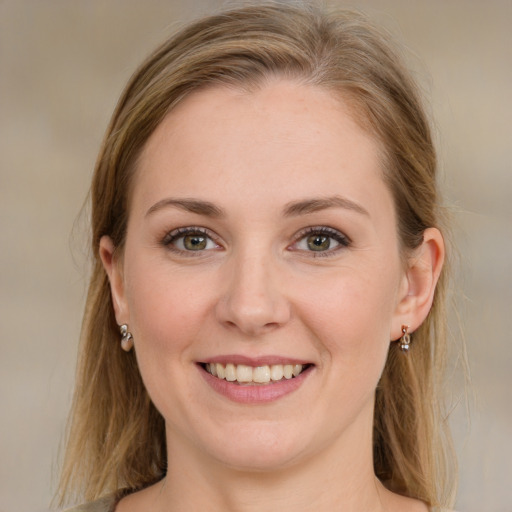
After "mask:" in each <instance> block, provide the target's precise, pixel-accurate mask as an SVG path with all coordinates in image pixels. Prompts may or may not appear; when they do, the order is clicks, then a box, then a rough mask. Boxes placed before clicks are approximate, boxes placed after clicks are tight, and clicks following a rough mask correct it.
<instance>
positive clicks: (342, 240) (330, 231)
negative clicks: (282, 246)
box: [290, 226, 352, 258]
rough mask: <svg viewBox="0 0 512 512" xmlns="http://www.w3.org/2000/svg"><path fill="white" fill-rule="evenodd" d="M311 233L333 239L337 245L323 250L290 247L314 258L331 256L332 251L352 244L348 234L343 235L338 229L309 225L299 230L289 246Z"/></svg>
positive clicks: (335, 251) (334, 251)
mask: <svg viewBox="0 0 512 512" xmlns="http://www.w3.org/2000/svg"><path fill="white" fill-rule="evenodd" d="M311 235H320V236H325V237H327V238H330V239H332V240H334V241H335V242H337V243H338V244H339V246H337V247H335V248H333V249H330V248H329V249H327V250H325V251H312V250H310V251H308V250H304V249H292V250H296V251H303V252H307V253H309V254H310V255H311V256H313V257H314V258H321V257H329V256H332V255H333V254H334V253H337V252H338V251H339V250H341V249H344V248H346V247H349V246H350V245H351V244H352V241H351V240H350V238H349V237H348V236H346V235H344V234H343V233H341V232H340V231H338V230H337V229H334V228H330V227H327V226H312V227H309V228H306V229H303V230H302V231H300V232H299V233H298V234H297V236H296V238H295V242H294V243H293V244H292V245H291V246H290V247H293V246H294V245H297V244H298V243H299V242H301V241H302V240H304V239H305V238H306V237H308V236H311Z"/></svg>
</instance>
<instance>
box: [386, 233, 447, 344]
mask: <svg viewBox="0 0 512 512" xmlns="http://www.w3.org/2000/svg"><path fill="white" fill-rule="evenodd" d="M444 257H445V246H444V240H443V236H442V235H441V232H440V231H439V230H438V229H436V228H428V229H426V230H425V232H424V233H423V242H422V244H421V245H420V246H419V247H418V248H417V249H416V250H415V251H414V254H413V255H412V256H411V257H410V258H409V262H408V267H407V269H406V272H405V275H404V287H403V291H402V294H401V297H400V300H399V303H398V305H397V309H396V311H395V315H394V319H393V325H392V333H391V339H392V340H396V339H398V338H400V336H401V335H402V325H407V326H409V332H413V331H415V330H416V329H417V328H418V327H419V326H420V325H421V324H422V323H423V321H424V320H425V318H426V317H427V315H428V313H429V311H430V308H431V307H432V301H433V300H434V292H435V289H436V285H437V282H438V280H439V276H440V275H441V270H442V268H443V263H444Z"/></svg>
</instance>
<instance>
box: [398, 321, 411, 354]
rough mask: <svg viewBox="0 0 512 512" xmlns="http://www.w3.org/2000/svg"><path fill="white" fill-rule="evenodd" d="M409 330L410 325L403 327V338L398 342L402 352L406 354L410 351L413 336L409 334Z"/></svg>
mask: <svg viewBox="0 0 512 512" xmlns="http://www.w3.org/2000/svg"><path fill="white" fill-rule="evenodd" d="M408 330H409V326H408V325H402V336H401V337H400V339H399V340H398V345H399V346H400V350H401V351H402V352H406V353H407V352H408V351H409V346H410V345H411V335H410V334H409V333H408V332H407V331H408Z"/></svg>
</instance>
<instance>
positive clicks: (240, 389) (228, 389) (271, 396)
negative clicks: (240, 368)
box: [198, 365, 313, 404]
mask: <svg viewBox="0 0 512 512" xmlns="http://www.w3.org/2000/svg"><path fill="white" fill-rule="evenodd" d="M198 368H199V370H200V372H201V375H202V376H203V378H204V379H205V381H206V382H207V383H208V384H209V385H210V387H212V388H213V390H214V391H216V392H217V393H219V394H221V395H223V396H225V397H226V398H229V399H230V400H232V401H233V402H239V403H243V404H261V403H267V402H273V401H275V400H279V399H280V398H282V397H284V396H286V395H289V394H290V393H293V392H294V391H296V390H297V389H298V388H299V387H300V386H301V385H302V384H303V382H304V381H305V380H306V379H307V378H308V376H309V374H310V373H311V371H312V370H313V366H311V367H309V368H307V369H306V370H304V371H303V372H302V373H301V374H300V375H299V376H298V377H294V378H292V379H282V380H279V381H276V382H272V381H271V382H269V383H268V384H254V385H251V384H243V385H241V384H238V383H237V382H236V381H235V382H230V381H227V380H225V379H219V378H217V377H214V376H213V375H212V374H211V373H208V372H207V371H206V370H205V369H204V368H203V367H202V366H200V365H198Z"/></svg>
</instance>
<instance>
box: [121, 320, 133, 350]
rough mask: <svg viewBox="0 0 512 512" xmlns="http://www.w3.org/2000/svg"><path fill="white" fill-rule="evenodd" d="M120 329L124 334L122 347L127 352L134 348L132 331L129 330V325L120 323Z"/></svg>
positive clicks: (122, 334)
mask: <svg viewBox="0 0 512 512" xmlns="http://www.w3.org/2000/svg"><path fill="white" fill-rule="evenodd" d="M119 330H120V331H121V336H122V338H121V348H122V349H123V350H124V351H126V352H130V350H131V349H132V348H133V336H132V333H131V332H129V331H128V325H127V324H123V325H120V326H119Z"/></svg>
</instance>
